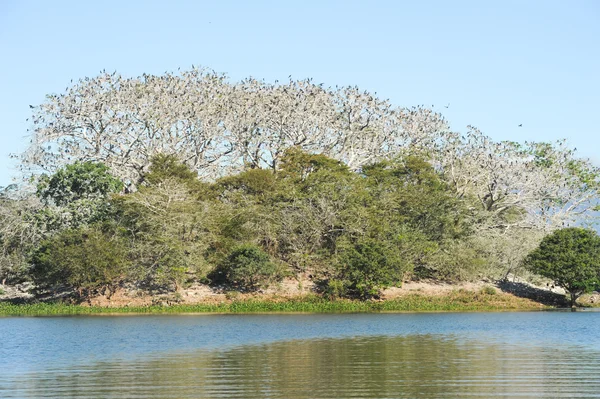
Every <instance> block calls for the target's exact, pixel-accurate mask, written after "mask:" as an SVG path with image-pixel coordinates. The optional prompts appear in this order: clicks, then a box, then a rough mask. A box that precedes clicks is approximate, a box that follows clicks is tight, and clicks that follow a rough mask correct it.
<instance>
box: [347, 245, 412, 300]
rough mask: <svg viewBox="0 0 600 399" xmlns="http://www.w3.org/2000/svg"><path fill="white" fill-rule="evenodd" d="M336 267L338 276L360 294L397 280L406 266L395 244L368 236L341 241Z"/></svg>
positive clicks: (367, 295)
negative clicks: (337, 266) (352, 241)
mask: <svg viewBox="0 0 600 399" xmlns="http://www.w3.org/2000/svg"><path fill="white" fill-rule="evenodd" d="M339 267H340V270H339V275H340V280H343V281H345V282H346V284H347V287H348V290H349V292H350V293H354V294H355V295H357V296H359V297H361V298H371V297H377V296H378V295H379V292H380V290H381V289H382V288H386V287H389V286H391V285H394V284H400V283H401V282H402V278H403V276H404V273H406V272H407V271H409V269H410V265H409V264H408V263H407V262H406V261H405V260H404V259H403V257H402V256H401V254H400V251H399V248H398V246H396V245H394V244H392V243H389V242H384V241H378V240H375V239H371V238H362V239H360V240H358V241H357V242H355V243H347V242H346V243H341V245H340V259H339ZM336 285H338V284H337V283H336ZM336 288H337V287H336Z"/></svg>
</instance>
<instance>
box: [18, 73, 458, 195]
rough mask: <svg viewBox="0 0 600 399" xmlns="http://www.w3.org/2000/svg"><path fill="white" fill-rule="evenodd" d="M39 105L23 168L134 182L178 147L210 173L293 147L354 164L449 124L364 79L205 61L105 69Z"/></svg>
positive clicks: (271, 162) (273, 159)
mask: <svg viewBox="0 0 600 399" xmlns="http://www.w3.org/2000/svg"><path fill="white" fill-rule="evenodd" d="M33 113H34V114H33V116H32V121H33V127H34V134H33V136H32V138H31V146H30V148H29V149H28V150H27V151H26V153H25V154H23V157H22V160H23V164H24V169H25V172H28V173H29V172H31V173H39V171H40V169H41V170H45V171H48V172H53V171H55V170H56V169H58V168H60V167H62V166H63V165H65V164H69V163H72V162H74V161H77V160H78V161H82V162H84V161H96V162H103V163H104V164H106V165H107V166H108V167H109V168H110V169H111V171H112V172H113V173H115V175H116V176H118V177H119V178H120V179H121V180H123V181H124V182H126V183H129V184H132V185H135V184H136V182H137V181H138V180H139V178H140V176H141V175H143V174H144V173H145V172H146V171H147V168H148V166H149V165H150V163H151V159H152V158H153V157H154V156H155V155H157V154H166V155H175V156H177V157H178V158H179V160H180V161H182V162H184V163H185V164H186V165H187V166H189V167H190V168H191V169H194V170H197V171H199V173H200V175H201V176H202V177H208V178H210V179H216V178H218V177H221V176H223V175H229V174H232V173H235V172H239V171H240V170H242V169H243V168H245V167H247V166H250V167H253V168H256V167H263V168H271V169H276V168H277V167H278V161H279V159H280V157H281V156H282V155H283V153H284V151H285V149H287V148H289V147H293V146H298V147H299V148H301V149H302V150H304V151H308V152H316V153H323V154H324V155H328V156H335V158H336V159H338V160H341V161H343V162H345V163H346V164H347V165H348V166H349V167H350V168H351V169H353V170H356V169H358V168H360V166H361V165H363V164H365V163H368V162H373V161H375V160H377V159H379V158H382V157H385V156H386V154H390V153H391V154H393V153H395V152H396V151H397V149H398V148H399V147H401V146H402V147H403V146H408V145H411V144H414V143H421V142H422V143H425V142H427V141H428V140H430V139H431V137H432V136H435V134H436V133H437V132H439V131H442V130H447V124H446V122H445V121H444V119H443V118H442V117H441V116H440V115H439V114H437V113H435V112H433V111H432V110H430V109H425V108H412V109H405V108H396V107H394V106H392V104H390V102H389V101H388V100H383V99H380V98H377V96H376V95H374V94H372V93H368V92H366V91H362V90H360V89H359V88H358V87H342V88H335V89H333V88H325V87H323V86H322V85H319V84H315V83H313V82H312V81H311V80H310V79H306V80H299V81H294V80H290V81H289V82H288V83H281V84H278V83H277V84H270V83H267V82H264V81H259V80H256V79H252V78H250V79H245V80H242V81H241V82H229V81H228V80H227V79H226V76H225V75H222V74H217V73H215V72H212V71H208V70H202V69H192V70H190V71H181V73H178V74H171V73H167V74H164V75H161V76H154V75H147V74H144V75H142V76H139V77H135V78H125V77H122V76H120V75H119V74H117V73H113V74H108V73H102V74H100V75H99V76H97V77H94V78H85V79H81V80H79V81H78V82H75V83H74V84H73V85H72V86H71V87H68V88H67V90H66V91H65V92H64V93H60V94H52V95H49V96H48V97H47V100H46V101H45V102H44V103H43V104H41V105H40V106H38V107H34V110H33Z"/></svg>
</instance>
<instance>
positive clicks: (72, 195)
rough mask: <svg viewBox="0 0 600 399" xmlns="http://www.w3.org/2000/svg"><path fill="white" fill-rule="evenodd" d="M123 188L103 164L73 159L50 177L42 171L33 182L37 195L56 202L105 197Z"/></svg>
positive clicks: (62, 202) (60, 203)
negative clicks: (37, 180) (35, 184)
mask: <svg viewBox="0 0 600 399" xmlns="http://www.w3.org/2000/svg"><path fill="white" fill-rule="evenodd" d="M122 189H123V183H122V182H121V181H120V180H119V179H116V178H115V177H113V176H112V175H111V174H110V172H109V170H108V168H107V167H106V165H104V164H102V163H97V162H91V161H87V162H75V163H73V164H70V165H66V166H65V167H64V168H61V169H59V170H57V171H56V173H55V174H54V175H52V176H51V177H49V176H47V175H42V176H41V177H40V180H39V183H38V185H37V194H38V196H39V197H40V198H41V199H42V200H44V201H46V202H50V201H51V202H53V203H54V204H55V205H57V206H65V205H68V204H69V203H72V202H74V201H79V200H83V199H92V200H93V199H105V198H106V197H107V196H108V194H110V193H116V192H119V191H121V190H122Z"/></svg>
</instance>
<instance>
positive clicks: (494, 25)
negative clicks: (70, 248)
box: [0, 0, 600, 186]
mask: <svg viewBox="0 0 600 399" xmlns="http://www.w3.org/2000/svg"><path fill="white" fill-rule="evenodd" d="M192 64H194V65H202V66H206V67H210V68H212V69H214V70H216V71H218V72H225V73H227V74H229V76H230V77H231V79H233V80H238V79H241V78H244V77H248V76H254V77H257V78H264V79H266V80H268V81H273V80H275V79H279V80H285V79H287V76H288V75H292V76H293V77H294V78H306V77H312V78H314V80H315V81H316V82H317V83H320V82H323V83H325V85H327V86H334V85H336V84H337V85H358V86H359V87H361V88H363V89H366V90H370V91H374V92H377V93H378V95H380V96H381V97H384V98H389V99H390V100H391V101H392V102H393V103H394V104H396V105H401V106H412V105H420V104H424V105H426V106H431V105H435V108H434V109H438V110H440V111H443V114H444V115H445V116H446V118H447V119H448V120H449V121H450V123H451V126H452V128H453V129H454V130H458V131H460V130H464V129H465V126H466V125H468V124H472V125H475V126H477V127H479V128H480V129H481V130H482V131H483V132H484V133H486V134H488V135H490V136H491V137H492V138H494V139H496V140H516V141H523V140H536V141H547V140H556V139H559V138H566V139H568V140H569V143H570V145H571V146H573V147H577V148H578V152H579V153H580V154H581V156H584V157H589V158H592V159H593V160H594V161H595V162H596V163H599V164H600V151H599V149H600V127H599V117H600V2H598V1H595V0H587V1H586V0H578V1H509V0H502V1H469V2H467V1H416V0H413V1H375V0H371V1H326V0H320V1H312V0H311V1H307V0H301V1H284V0H280V1H241V0H239V1H214V0H213V1H166V0H163V1H127V0H120V1H93V2H92V1H26V0H0V186H2V185H6V184H8V183H10V177H11V176H14V175H15V174H16V172H15V166H14V165H15V164H14V162H13V161H11V160H9V158H8V155H9V153H19V152H22V151H23V150H24V149H25V148H26V144H27V142H28V140H27V138H26V135H27V132H26V129H27V127H28V123H27V122H26V121H25V119H26V118H28V117H29V116H30V109H29V104H32V105H38V104H40V103H41V102H43V101H44V96H45V95H46V94H48V93H56V92H62V91H64V90H65V88H66V87H67V86H68V85H69V82H70V80H71V79H78V78H81V77H84V76H94V75H96V74H98V72H99V71H100V70H102V69H106V70H109V71H113V70H116V71H118V72H120V73H121V74H123V75H126V76H138V75H141V74H142V73H144V72H146V73H152V74H162V73H164V72H165V71H176V70H177V68H178V67H182V68H189V67H190V66H191V65H192ZM448 103H450V107H449V108H448V109H445V108H444V107H443V106H444V105H445V104H448ZM519 124H523V127H522V128H519V127H518V125H519Z"/></svg>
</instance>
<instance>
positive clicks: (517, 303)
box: [0, 291, 545, 316]
mask: <svg viewBox="0 0 600 399" xmlns="http://www.w3.org/2000/svg"><path fill="white" fill-rule="evenodd" d="M543 308H545V307H544V306H542V305H540V304H538V303H536V302H533V301H530V300H527V299H522V298H516V297H513V296H510V295H499V294H486V293H485V292H479V293H476V292H469V291H454V292H452V293H451V294H449V295H446V296H423V295H418V294H413V295H408V296H404V297H402V298H399V299H394V300H388V301H356V300H335V301H329V300H325V299H323V298H321V297H318V296H308V297H303V298H299V299H289V300H276V299H270V300H258V299H253V300H234V301H231V302H224V303H220V304H194V305H172V306H144V307H89V306H81V305H66V304H50V303H38V304H30V305H12V304H6V303H4V304H0V316H52V315H57V316H59V315H92V314H174V313H278V312H285V313H294V312H304V313H340V312H436V311H452V312H456V311H498V310H530V309H543Z"/></svg>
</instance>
